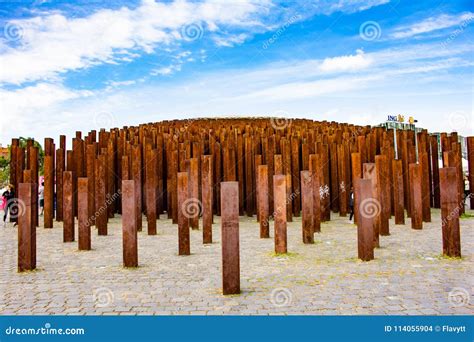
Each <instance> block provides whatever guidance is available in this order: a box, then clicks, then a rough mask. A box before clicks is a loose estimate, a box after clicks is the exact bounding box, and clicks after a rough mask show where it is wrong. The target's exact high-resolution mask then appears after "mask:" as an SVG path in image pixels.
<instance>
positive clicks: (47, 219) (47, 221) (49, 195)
mask: <svg viewBox="0 0 474 342" xmlns="http://www.w3.org/2000/svg"><path fill="white" fill-rule="evenodd" d="M53 172H54V166H53V157H52V156H45V157H44V212H43V213H44V221H43V224H44V228H53V210H54V175H53Z"/></svg>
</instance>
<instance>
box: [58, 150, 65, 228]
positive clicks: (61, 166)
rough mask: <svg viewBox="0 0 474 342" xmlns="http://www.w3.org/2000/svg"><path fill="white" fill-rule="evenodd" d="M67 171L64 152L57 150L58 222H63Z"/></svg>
mask: <svg viewBox="0 0 474 342" xmlns="http://www.w3.org/2000/svg"><path fill="white" fill-rule="evenodd" d="M64 171H65V160H64V151H63V150H62V149H57V150H56V221H58V222H61V221H62V220H63V172H64Z"/></svg>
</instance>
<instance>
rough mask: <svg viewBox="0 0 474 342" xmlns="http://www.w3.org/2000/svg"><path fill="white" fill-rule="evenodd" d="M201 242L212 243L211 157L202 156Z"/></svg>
mask: <svg viewBox="0 0 474 342" xmlns="http://www.w3.org/2000/svg"><path fill="white" fill-rule="evenodd" d="M201 165H202V172H201V174H202V179H201V182H202V184H201V188H202V242H203V243H212V156H211V155H203V156H202V164H201Z"/></svg>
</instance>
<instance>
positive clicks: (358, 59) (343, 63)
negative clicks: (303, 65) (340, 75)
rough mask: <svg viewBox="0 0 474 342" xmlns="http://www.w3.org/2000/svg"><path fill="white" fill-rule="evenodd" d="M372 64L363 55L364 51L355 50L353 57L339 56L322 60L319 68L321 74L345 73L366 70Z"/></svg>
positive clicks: (368, 58) (370, 60) (369, 59)
mask: <svg viewBox="0 0 474 342" xmlns="http://www.w3.org/2000/svg"><path fill="white" fill-rule="evenodd" d="M371 64H372V59H371V58H370V57H367V56H366V55H365V54H364V51H362V50H357V51H356V54H355V55H347V56H339V57H333V58H326V59H324V61H323V63H322V64H321V65H320V66H319V70H321V71H323V72H346V71H358V70H362V69H366V68H367V67H368V66H370V65H371Z"/></svg>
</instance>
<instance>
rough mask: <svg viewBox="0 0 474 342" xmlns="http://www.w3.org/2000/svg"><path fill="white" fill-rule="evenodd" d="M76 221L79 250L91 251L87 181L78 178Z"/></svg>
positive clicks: (83, 178) (86, 179)
mask: <svg viewBox="0 0 474 342" xmlns="http://www.w3.org/2000/svg"><path fill="white" fill-rule="evenodd" d="M77 192H78V194H77V200H78V202H79V203H78V204H77V221H78V226H79V229H78V235H79V238H78V240H79V250H80V251H88V250H90V249H91V222H90V220H91V219H90V216H89V201H90V199H89V179H88V178H85V177H80V178H78V179H77Z"/></svg>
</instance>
